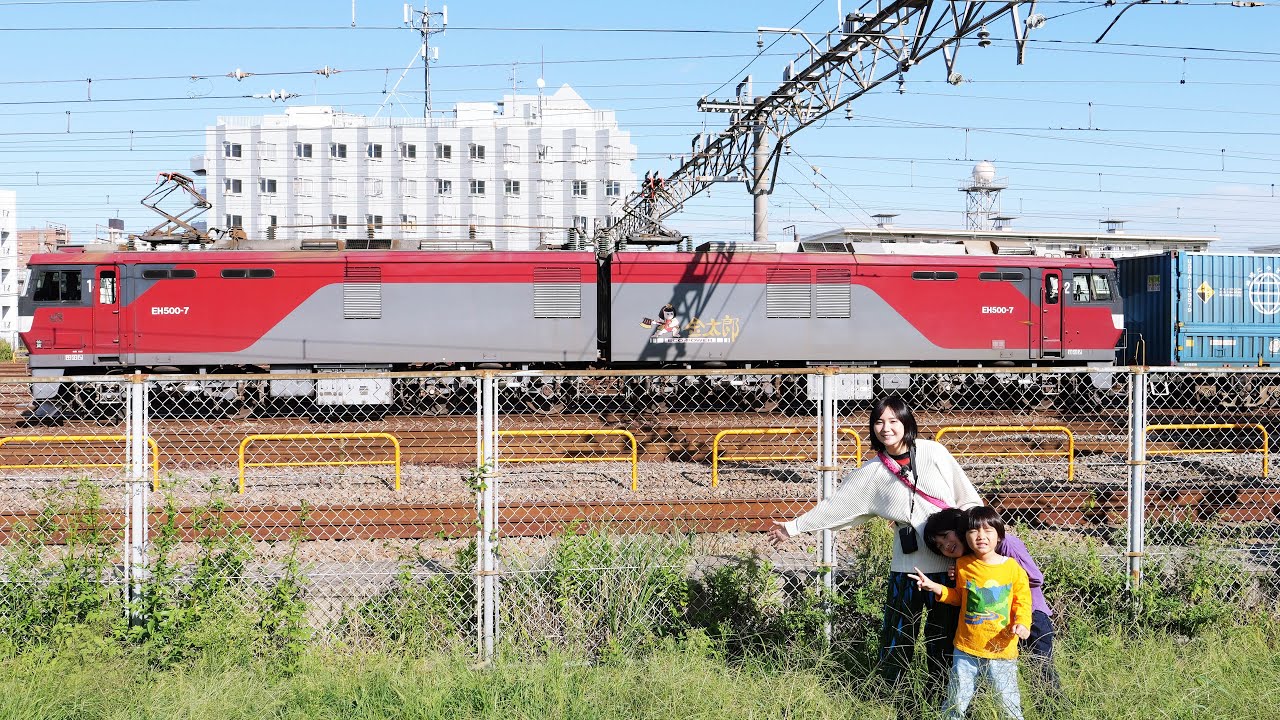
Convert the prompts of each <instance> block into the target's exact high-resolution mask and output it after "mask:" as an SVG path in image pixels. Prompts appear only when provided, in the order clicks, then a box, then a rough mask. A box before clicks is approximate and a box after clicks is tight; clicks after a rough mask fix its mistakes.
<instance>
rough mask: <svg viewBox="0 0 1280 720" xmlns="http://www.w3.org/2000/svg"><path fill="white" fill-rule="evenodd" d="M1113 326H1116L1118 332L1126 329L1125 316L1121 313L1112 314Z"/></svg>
mask: <svg viewBox="0 0 1280 720" xmlns="http://www.w3.org/2000/svg"><path fill="white" fill-rule="evenodd" d="M1111 324H1112V325H1115V326H1116V329H1117V330H1123V329H1124V315H1121V314H1120V313H1111Z"/></svg>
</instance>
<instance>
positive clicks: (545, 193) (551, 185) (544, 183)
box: [538, 180, 556, 200]
mask: <svg viewBox="0 0 1280 720" xmlns="http://www.w3.org/2000/svg"><path fill="white" fill-rule="evenodd" d="M555 188H556V184H555V181H554V180H539V181H538V197H540V198H545V199H547V200H551V199H553V198H555V196H556V190H555Z"/></svg>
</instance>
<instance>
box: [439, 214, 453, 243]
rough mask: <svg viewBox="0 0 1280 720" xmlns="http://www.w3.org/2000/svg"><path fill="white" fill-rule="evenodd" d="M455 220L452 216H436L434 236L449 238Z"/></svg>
mask: <svg viewBox="0 0 1280 720" xmlns="http://www.w3.org/2000/svg"><path fill="white" fill-rule="evenodd" d="M455 224H456V223H455V220H454V217H453V216H452V215H437V216H436V235H437V236H439V237H442V238H445V237H450V236H451V235H452V234H453V231H454V225H455Z"/></svg>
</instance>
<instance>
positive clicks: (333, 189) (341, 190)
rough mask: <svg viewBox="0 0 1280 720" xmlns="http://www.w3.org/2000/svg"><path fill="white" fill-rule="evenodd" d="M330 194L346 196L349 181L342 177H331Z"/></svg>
mask: <svg viewBox="0 0 1280 720" xmlns="http://www.w3.org/2000/svg"><path fill="white" fill-rule="evenodd" d="M329 194H330V195H337V196H339V197H346V195H347V181H346V180H343V179H342V178H329Z"/></svg>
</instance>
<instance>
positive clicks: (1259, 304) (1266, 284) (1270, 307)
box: [1249, 272, 1280, 315]
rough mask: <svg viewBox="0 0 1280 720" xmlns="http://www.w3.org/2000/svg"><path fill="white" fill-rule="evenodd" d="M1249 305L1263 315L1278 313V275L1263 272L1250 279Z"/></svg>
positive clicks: (1279, 276) (1279, 287)
mask: <svg viewBox="0 0 1280 720" xmlns="http://www.w3.org/2000/svg"><path fill="white" fill-rule="evenodd" d="M1249 304H1250V305H1252V306H1253V309H1254V310H1257V311H1258V312H1260V313H1262V314H1263V315H1275V314H1276V313H1280V275H1276V274H1275V273H1273V272H1264V273H1260V274H1258V275H1255V276H1254V277H1253V278H1252V279H1250V280H1249Z"/></svg>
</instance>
